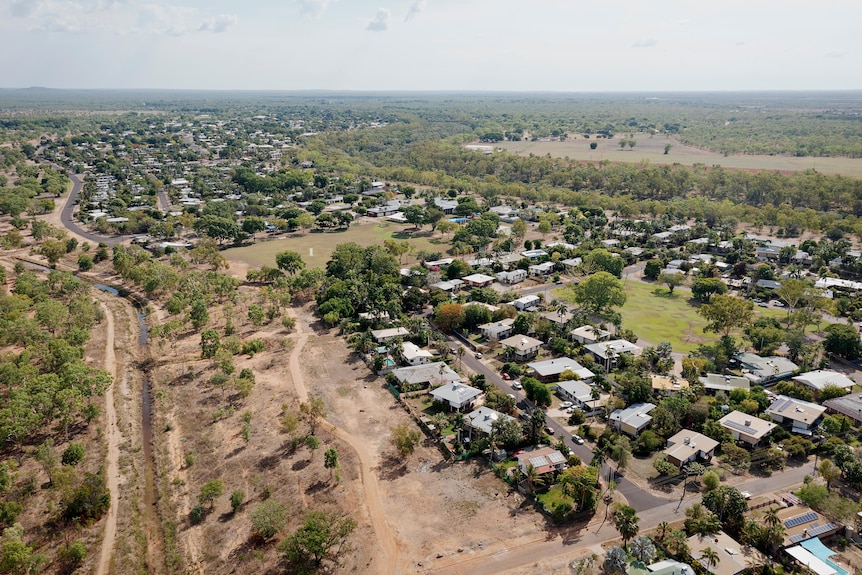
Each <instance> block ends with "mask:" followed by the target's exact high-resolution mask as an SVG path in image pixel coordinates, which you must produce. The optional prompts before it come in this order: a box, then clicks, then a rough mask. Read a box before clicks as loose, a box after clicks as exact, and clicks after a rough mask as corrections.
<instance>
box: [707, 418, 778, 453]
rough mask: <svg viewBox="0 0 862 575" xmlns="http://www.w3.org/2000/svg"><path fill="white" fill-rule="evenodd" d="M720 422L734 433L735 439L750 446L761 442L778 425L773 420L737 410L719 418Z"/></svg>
mask: <svg viewBox="0 0 862 575" xmlns="http://www.w3.org/2000/svg"><path fill="white" fill-rule="evenodd" d="M718 423H719V424H720V425H721V426H722V427H724V428H725V429H726V430H728V431H729V432H730V433H731V434H732V435H733V439H734V440H736V441H740V442H743V443H746V444H748V446H749V447H754V446H756V445H757V444H759V443H760V442H761V441H762V440H763V439H764V438H765V437H766V436H767V435H769V434H770V433H771V432H772V430H773V429H775V427H776V425H775V424H774V423H772V422H771V421H766V420H763V419H760V418H758V417H755V416H753V415H749V414H747V413H743V412H741V411H736V410H734V411H731V412H730V413H728V414H727V415H725V416H724V417H722V418H721V419H719V420H718Z"/></svg>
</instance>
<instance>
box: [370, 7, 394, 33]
mask: <svg viewBox="0 0 862 575" xmlns="http://www.w3.org/2000/svg"><path fill="white" fill-rule="evenodd" d="M389 16H390V14H389V10H387V9H386V8H378V9H377V15H376V16H374V19H373V20H372V21H371V22H369V23H368V26H366V27H365V29H366V30H369V31H371V32H386V30H388V29H389Z"/></svg>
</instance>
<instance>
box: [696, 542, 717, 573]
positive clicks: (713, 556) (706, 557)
mask: <svg viewBox="0 0 862 575" xmlns="http://www.w3.org/2000/svg"><path fill="white" fill-rule="evenodd" d="M700 561H701V564H702V562H703V561H706V569H707V571H709V570H710V569H712V568H713V567H714V566H715V564H716V563H718V553H717V552H716V551H715V550H714V549H713V548H712V547H704V549H703V551H701V552H700Z"/></svg>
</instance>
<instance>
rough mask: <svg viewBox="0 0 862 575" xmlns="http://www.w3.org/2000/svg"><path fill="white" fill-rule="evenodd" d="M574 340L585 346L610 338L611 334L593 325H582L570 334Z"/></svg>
mask: <svg viewBox="0 0 862 575" xmlns="http://www.w3.org/2000/svg"><path fill="white" fill-rule="evenodd" d="M569 335H570V336H571V338H572V340H574V341H577V342H579V343H583V344H591V343H596V342H599V341H602V340H603V339H607V338H608V337H610V335H611V332H609V331H607V330H604V329H600V328H597V327H595V326H592V325H582V326H581V327H578V328H575V329H573V330H572V331H570V332H569Z"/></svg>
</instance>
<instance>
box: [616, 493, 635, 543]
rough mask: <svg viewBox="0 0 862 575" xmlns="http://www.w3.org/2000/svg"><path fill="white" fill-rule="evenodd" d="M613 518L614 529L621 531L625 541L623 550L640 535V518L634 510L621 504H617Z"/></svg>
mask: <svg viewBox="0 0 862 575" xmlns="http://www.w3.org/2000/svg"><path fill="white" fill-rule="evenodd" d="M612 518H613V521H614V527H615V528H616V530H617V531H619V533H620V537H622V539H623V548H624V549H625V548H626V544H627V542H628V541H629V539H631V538H632V537H634V536H635V535H637V534H638V521H639V520H640V518H639V517H638V516H637V512H636V511H635V510H634V508H632V507H629V506H628V505H621V504H617V508H616V509H614V513H613V516H612Z"/></svg>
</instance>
